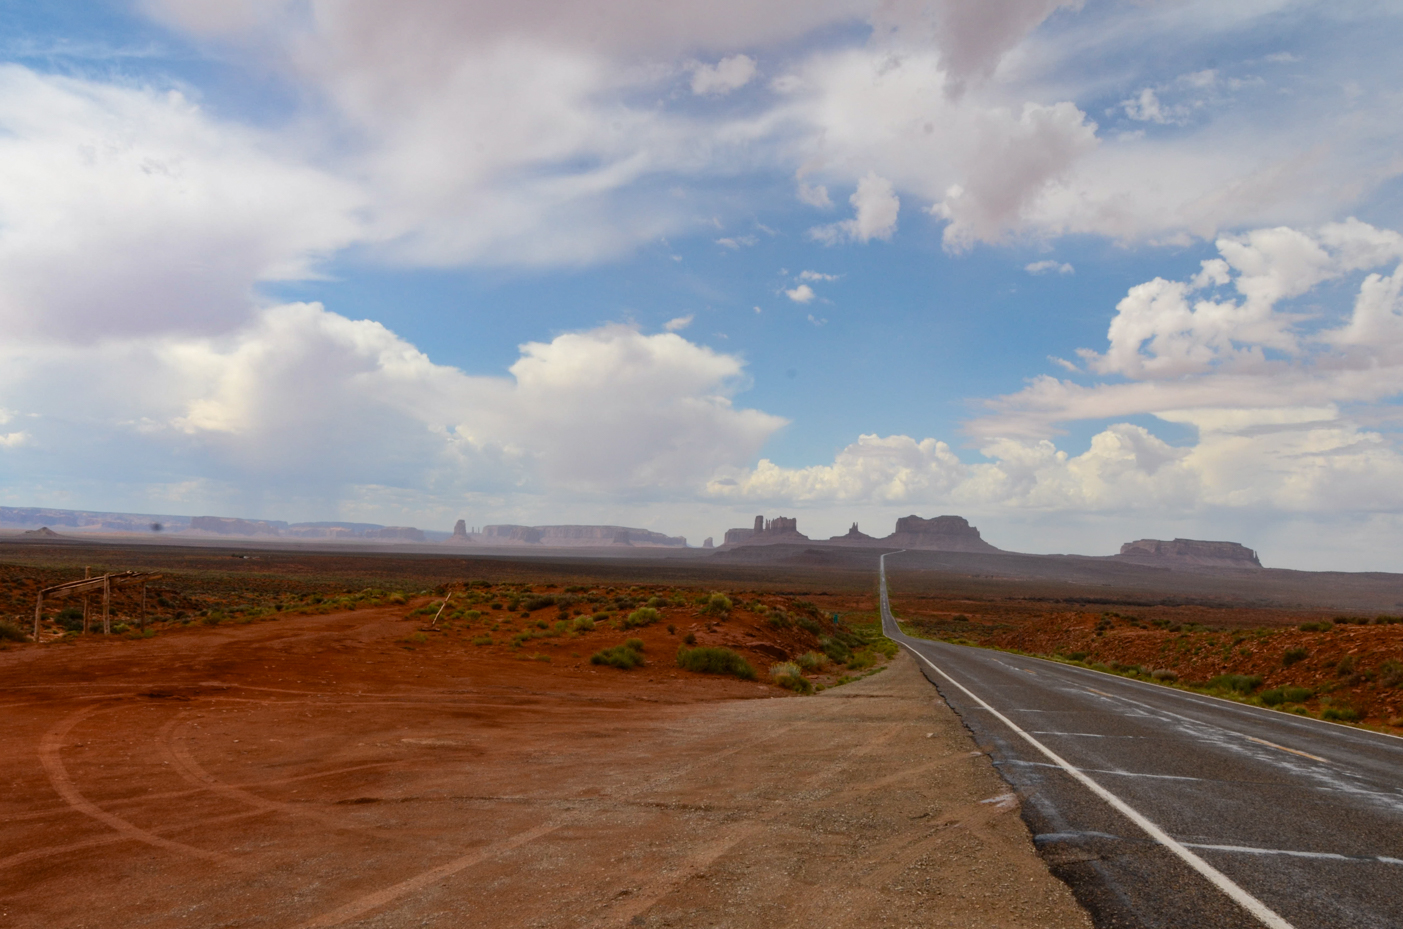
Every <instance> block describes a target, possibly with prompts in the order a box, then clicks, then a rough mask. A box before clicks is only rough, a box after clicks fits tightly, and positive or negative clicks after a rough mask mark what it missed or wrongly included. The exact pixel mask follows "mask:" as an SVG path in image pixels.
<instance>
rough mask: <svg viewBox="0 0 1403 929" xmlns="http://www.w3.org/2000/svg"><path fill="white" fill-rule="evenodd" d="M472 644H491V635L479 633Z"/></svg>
mask: <svg viewBox="0 0 1403 929" xmlns="http://www.w3.org/2000/svg"><path fill="white" fill-rule="evenodd" d="M473 644H474V645H491V644H492V637H491V636H490V635H480V636H478V637H477V638H475V639H473Z"/></svg>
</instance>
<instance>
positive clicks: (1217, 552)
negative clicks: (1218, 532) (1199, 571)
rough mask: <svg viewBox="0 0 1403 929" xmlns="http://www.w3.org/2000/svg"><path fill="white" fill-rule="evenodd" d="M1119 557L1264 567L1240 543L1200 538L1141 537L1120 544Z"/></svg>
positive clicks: (1162, 562) (1144, 561) (1211, 565)
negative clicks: (1165, 539)
mask: <svg viewBox="0 0 1403 929" xmlns="http://www.w3.org/2000/svg"><path fill="white" fill-rule="evenodd" d="M1115 557H1117V558H1123V559H1125V560H1126V561H1136V562H1140V563H1142V564H1169V565H1186V566H1187V565H1194V566H1201V567H1221V568H1260V567H1261V566H1262V563H1261V562H1260V561H1258V560H1257V553H1256V552H1254V551H1252V549H1250V548H1248V547H1247V546H1245V545H1241V544H1239V543H1237V542H1204V541H1200V540H1198V539H1175V540H1174V541H1172V542H1164V541H1161V540H1160V539H1139V540H1137V541H1135V542H1126V543H1125V544H1124V545H1122V546H1121V547H1120V554H1119V555H1116V556H1115Z"/></svg>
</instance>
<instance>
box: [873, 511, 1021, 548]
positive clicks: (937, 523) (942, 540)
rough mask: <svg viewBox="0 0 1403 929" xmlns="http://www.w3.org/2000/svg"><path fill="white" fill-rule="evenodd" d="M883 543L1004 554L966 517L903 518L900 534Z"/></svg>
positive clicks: (898, 529) (898, 531)
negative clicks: (986, 540)
mask: <svg viewBox="0 0 1403 929" xmlns="http://www.w3.org/2000/svg"><path fill="white" fill-rule="evenodd" d="M882 541H883V543H885V544H887V545H901V546H903V547H905V548H922V549H929V550H933V551H941V552H985V553H991V554H997V553H1000V552H1001V551H1002V550H1001V549H997V548H995V547H994V546H992V545H990V544H989V543H988V542H985V541H984V539H983V538H982V537H981V536H980V535H979V530H978V529H976V528H975V527H974V526H971V525H970V524H969V520H967V519H965V518H964V517H963V516H937V517H935V518H934V519H922V518H921V517H919V516H903V517H901V518H900V519H898V520H897V521H896V531H895V532H893V533H892V534H891V535H889V536H887V537H886V538H885V539H883V540H882Z"/></svg>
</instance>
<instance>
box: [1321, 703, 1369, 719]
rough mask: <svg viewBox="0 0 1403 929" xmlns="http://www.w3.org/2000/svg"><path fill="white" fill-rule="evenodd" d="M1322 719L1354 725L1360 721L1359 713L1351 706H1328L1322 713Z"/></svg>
mask: <svg viewBox="0 0 1403 929" xmlns="http://www.w3.org/2000/svg"><path fill="white" fill-rule="evenodd" d="M1320 718H1321V719H1331V720H1335V721H1337V722H1342V723H1354V722H1358V721H1359V711H1358V710H1356V709H1354V708H1353V707H1349V706H1327V707H1326V708H1325V709H1324V710H1322V711H1321V713H1320Z"/></svg>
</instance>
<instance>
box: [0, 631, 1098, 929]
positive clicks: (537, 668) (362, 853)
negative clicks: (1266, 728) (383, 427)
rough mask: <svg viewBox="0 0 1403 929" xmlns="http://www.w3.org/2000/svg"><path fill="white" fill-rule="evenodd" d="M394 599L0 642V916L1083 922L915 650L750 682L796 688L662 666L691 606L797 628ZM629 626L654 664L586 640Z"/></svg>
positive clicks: (701, 635) (712, 635) (611, 639)
mask: <svg viewBox="0 0 1403 929" xmlns="http://www.w3.org/2000/svg"><path fill="white" fill-rule="evenodd" d="M412 605H413V604H410V606H412ZM407 610H408V607H407V606H399V605H396V606H393V607H374V608H362V609H357V610H355V611H354V612H341V613H333V614H325V615H301V616H288V615H282V616H280V618H279V619H278V620H277V621H274V622H253V623H246V624H242V623H231V624H222V625H216V626H206V625H203V624H195V625H193V626H190V627H187V628H183V629H177V630H171V631H167V632H163V633H162V634H161V635H159V636H158V637H156V638H153V639H138V640H126V639H122V638H119V637H112V638H104V637H92V636H89V637H80V638H78V639H77V640H76V641H74V640H70V641H71V642H72V644H61V643H55V644H50V645H40V646H35V645H28V646H21V647H17V648H11V649H9V650H8V651H5V652H3V653H0V709H3V712H4V714H5V716H4V718H5V720H6V725H5V726H4V728H3V730H0V783H3V784H4V785H5V789H4V791H3V792H0V923H3V924H4V925H6V926H14V927H25V929H29V927H44V929H52V927H75V929H76V927H94V929H98V927H101V929H110V927H114V926H123V927H127V926H142V927H177V926H192V925H195V926H230V927H234V926H237V927H244V926H260V927H261V926H288V927H299V929H312V927H328V926H339V925H352V924H354V925H359V926H382V927H383V926H409V925H413V926H423V925H442V926H455V927H456V926H462V925H479V926H491V927H496V926H502V927H507V926H513V927H514V926H556V925H559V926H567V925H569V926H574V925H600V926H605V925H625V924H626V925H651V924H656V925H688V926H692V925H695V926H712V925H718V924H725V925H731V926H746V927H749V926H755V927H757V929H758V927H759V926H762V925H772V924H773V922H774V920H775V919H779V918H781V917H784V916H786V914H789V915H792V916H796V918H800V919H801V921H803V922H804V923H805V924H807V925H831V926H875V925H891V924H903V925H904V924H912V923H913V922H915V921H919V922H922V923H925V924H930V925H941V926H945V925H948V926H956V925H960V926H963V925H970V924H975V923H978V924H981V925H998V926H1010V927H1015V926H1016V927H1025V929H1032V927H1034V926H1037V927H1047V926H1059V927H1060V926H1067V927H1073V926H1075V927H1079V929H1085V927H1086V926H1087V925H1088V923H1087V921H1086V919H1085V917H1084V915H1083V914H1081V913H1080V911H1078V910H1077V909H1076V907H1075V906H1074V905H1073V904H1072V903H1071V898H1070V894H1069V893H1068V892H1067V890H1066V888H1065V887H1063V886H1062V885H1060V884H1059V883H1058V882H1056V881H1055V880H1054V879H1052V878H1051V877H1050V876H1049V875H1048V874H1047V872H1046V870H1045V869H1044V868H1043V867H1042V865H1041V863H1040V862H1039V861H1038V860H1037V858H1036V855H1035V853H1034V851H1033V849H1032V844H1031V842H1030V841H1029V839H1028V836H1027V833H1026V830H1024V828H1023V827H1022V824H1021V823H1020V822H1019V821H1018V819H1017V815H1016V803H1015V802H1012V801H1011V800H1010V799H1009V797H1008V795H1007V794H1006V793H1001V791H1003V789H1004V788H1003V787H1002V783H1001V782H1000V781H999V780H998V778H997V776H996V775H995V774H994V773H993V771H992V769H991V768H990V767H989V765H988V763H987V760H986V759H984V758H983V757H982V756H980V755H979V754H978V753H977V752H971V751H970V750H969V747H970V746H969V743H968V741H967V740H966V738H965V735H964V732H963V730H962V728H961V726H960V724H959V722H958V720H957V719H956V718H955V717H954V715H953V714H951V713H949V711H948V710H947V709H945V708H944V706H943V704H941V703H940V702H939V701H938V698H937V697H936V696H935V694H934V691H933V690H932V689H931V688H930V687H929V685H928V684H926V683H925V681H924V680H923V679H921V677H920V675H919V673H918V672H917V671H916V670H915V669H914V666H913V665H912V664H911V662H910V661H909V659H902V661H903V662H904V663H900V667H899V669H898V670H899V672H900V673H899V674H898V673H897V670H890V671H887V672H885V673H883V674H881V675H878V676H877V677H875V678H872V679H871V680H870V681H860V682H858V683H856V684H850V685H847V686H845V687H840V688H835V689H831V690H829V691H827V692H825V693H823V694H821V695H819V696H817V697H812V698H803V699H800V698H787V699H771V700H755V699H744V698H756V697H774V696H777V695H784V694H786V693H787V692H785V691H781V690H779V689H777V688H776V687H774V686H773V685H771V684H767V683H760V682H743V681H739V680H734V679H730V678H721V677H714V676H704V675H696V674H689V673H686V672H682V671H679V670H678V669H677V668H675V667H673V666H672V662H671V659H672V655H673V652H674V651H675V647H676V644H677V641H678V639H679V638H680V637H681V636H682V635H683V634H684V632H685V630H686V629H687V628H690V627H691V626H692V625H694V624H695V625H696V626H697V631H696V634H697V637H698V640H699V642H700V643H702V644H707V643H718V644H720V643H729V644H734V645H737V646H740V647H743V648H747V649H748V650H749V654H750V655H751V656H752V657H753V658H754V660H756V661H761V660H764V659H766V658H767V656H766V654H765V653H764V652H761V651H758V650H757V648H758V646H760V645H767V646H771V647H774V646H775V645H776V643H777V642H779V641H780V640H781V638H782V636H790V637H792V638H793V639H794V641H793V642H792V643H790V642H787V640H786V647H787V646H790V645H792V646H793V647H795V648H798V647H801V646H805V645H807V644H809V643H807V642H803V641H800V639H801V638H802V635H801V632H800V631H799V630H797V629H792V628H791V629H784V630H778V631H777V630H775V629H774V627H771V626H769V625H768V624H764V625H761V624H760V620H759V617H758V615H756V614H750V613H745V614H744V615H743V616H737V618H736V619H734V620H733V621H730V622H719V623H716V624H715V628H711V626H709V625H707V624H704V623H703V622H702V621H701V620H700V619H694V620H693V621H690V622H686V623H685V624H684V622H683V621H682V614H683V613H686V612H687V611H686V610H674V611H669V612H670V615H669V616H668V618H667V619H666V620H665V621H664V622H663V623H658V624H654V625H652V626H648V627H645V628H642V629H635V630H630V631H629V632H627V633H622V632H618V631H615V630H612V629H609V628H607V627H606V626H601V627H600V628H599V629H598V630H597V631H595V632H592V633H588V634H586V635H583V636H579V637H577V638H562V639H561V640H560V641H559V643H558V644H557V643H555V642H553V641H552V640H548V639H540V640H533V642H532V643H530V645H529V646H527V647H524V648H523V649H522V650H521V651H529V650H533V649H534V650H539V651H541V652H542V653H547V652H548V653H549V654H550V657H551V659H552V660H551V661H550V662H544V661H532V660H521V659H520V658H519V657H514V656H513V652H512V650H510V649H509V648H507V647H505V646H492V647H476V646H472V645H470V644H468V643H469V641H470V638H471V636H472V635H473V630H471V629H464V628H458V627H455V628H453V629H450V630H449V631H446V632H430V633H419V634H420V635H422V636H423V638H424V641H423V642H422V643H418V642H416V641H414V639H413V638H412V637H413V636H414V635H415V634H416V632H417V631H418V630H419V629H420V628H421V627H422V625H423V624H424V623H425V622H426V621H427V620H426V619H425V618H424V617H422V616H416V617H413V618H411V619H406V618H404V617H405V613H406V611H407ZM737 612H738V613H739V612H740V611H737ZM666 622H673V623H674V624H675V625H677V626H678V631H677V634H675V635H670V634H669V633H668V632H667V631H666V625H665V623H666ZM625 635H628V636H638V637H640V638H643V639H644V640H645V643H646V646H645V650H646V653H647V654H648V655H649V656H650V661H651V664H650V665H649V666H648V667H645V668H641V669H637V670H634V671H631V672H625V671H619V670H615V669H612V668H600V667H595V666H592V665H590V664H589V663H588V661H587V660H586V656H588V654H590V652H592V651H593V650H594V649H596V648H598V647H600V646H601V645H606V644H613V643H615V642H618V641H620V640H622V639H623V638H624V637H625ZM763 667H764V666H763V665H762V666H761V667H760V668H759V669H758V670H761V671H762V674H763ZM849 697H850V698H851V699H849ZM737 698H742V699H739V700H738V699H737ZM859 698H865V699H859ZM751 708H754V709H753V710H752V709H751ZM931 730H934V731H931ZM935 772H939V774H940V776H939V777H935V778H933V777H932V776H931V775H932V774H933V773H935ZM879 787H880V788H881V789H880V790H878V789H875V788H879ZM913 809H915V810H924V812H921V813H919V815H918V814H917V813H913V812H912V811H913Z"/></svg>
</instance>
